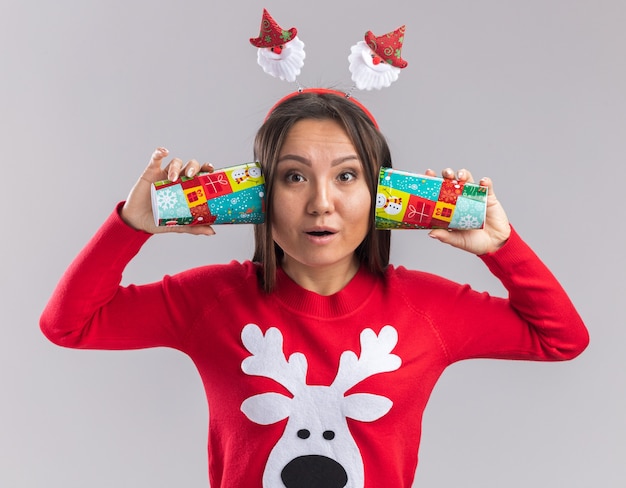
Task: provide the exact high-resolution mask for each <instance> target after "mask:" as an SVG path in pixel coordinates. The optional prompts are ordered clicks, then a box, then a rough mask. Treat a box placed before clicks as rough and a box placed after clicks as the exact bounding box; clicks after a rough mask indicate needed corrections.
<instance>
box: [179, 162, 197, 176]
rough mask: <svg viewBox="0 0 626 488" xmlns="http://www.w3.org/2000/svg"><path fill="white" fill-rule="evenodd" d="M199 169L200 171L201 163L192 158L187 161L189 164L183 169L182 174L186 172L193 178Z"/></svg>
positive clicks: (186, 174)
mask: <svg viewBox="0 0 626 488" xmlns="http://www.w3.org/2000/svg"><path fill="white" fill-rule="evenodd" d="M198 171H200V163H198V161H196V160H195V159H192V160H190V161H187V164H185V166H184V167H183V168H182V170H181V174H184V175H185V176H186V177H187V178H192V177H193V176H194V175H195V174H197V173H198Z"/></svg>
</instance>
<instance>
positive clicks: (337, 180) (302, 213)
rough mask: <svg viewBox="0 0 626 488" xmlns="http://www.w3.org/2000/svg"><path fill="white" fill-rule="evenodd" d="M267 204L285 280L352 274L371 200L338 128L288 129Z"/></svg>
mask: <svg viewBox="0 0 626 488" xmlns="http://www.w3.org/2000/svg"><path fill="white" fill-rule="evenodd" d="M271 198H272V209H273V210H272V222H273V223H272V234H273V237H274V240H275V241H276V243H277V244H278V245H279V246H280V247H281V249H282V250H283V251H284V253H285V257H284V260H283V263H282V265H283V269H285V271H286V272H287V273H288V274H289V275H290V276H292V277H294V276H296V275H297V273H299V272H304V273H307V272H309V273H310V272H311V271H315V272H319V271H323V270H325V269H329V270H330V269H332V270H333V272H334V273H345V274H346V275H347V274H353V273H356V270H357V269H358V266H359V264H358V261H357V259H356V256H355V255H354V251H355V249H356V248H357V247H358V245H359V244H360V243H361V242H362V241H363V239H364V238H365V236H366V235H367V232H368V230H369V220H370V206H371V195H370V192H369V189H368V186H367V182H366V178H365V173H364V168H363V164H362V163H361V160H360V159H359V157H358V155H357V152H356V150H355V149H354V146H353V145H352V142H351V141H350V139H349V137H348V135H347V134H346V132H345V130H344V129H343V128H342V127H341V126H340V125H339V124H338V123H337V122H335V121H332V120H313V119H304V120H300V121H298V122H297V123H296V124H295V125H294V126H293V127H292V128H291V130H290V131H289V133H288V134H287V137H286V139H285V142H284V145H283V147H282V150H281V151H280V154H279V158H278V162H277V165H276V171H275V174H274V186H273V191H272V196H271Z"/></svg>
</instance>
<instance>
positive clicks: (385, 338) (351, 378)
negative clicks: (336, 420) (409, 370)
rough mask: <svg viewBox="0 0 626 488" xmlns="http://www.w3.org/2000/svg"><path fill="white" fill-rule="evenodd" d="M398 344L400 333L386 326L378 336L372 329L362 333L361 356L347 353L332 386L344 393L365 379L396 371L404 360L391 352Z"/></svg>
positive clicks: (341, 361)
mask: <svg viewBox="0 0 626 488" xmlns="http://www.w3.org/2000/svg"><path fill="white" fill-rule="evenodd" d="M397 343H398V332H397V331H396V329H394V328H393V327H391V326H390V325H386V326H385V327H383V328H382V329H381V331H380V334H379V335H378V336H377V335H376V333H375V332H374V331H373V330H372V329H365V330H363V332H361V355H360V356H359V357H358V358H357V356H356V354H355V353H353V352H352V351H345V352H344V353H343V354H342V355H341V358H340V360H339V370H338V371H337V376H336V377H335V381H333V384H332V385H331V387H332V388H336V389H337V390H339V391H343V392H344V393H345V392H346V391H348V390H349V389H350V388H352V387H353V386H355V385H358V384H359V383H360V382H361V381H363V380H364V379H365V378H369V377H370V376H373V375H375V374H378V373H386V372H389V371H395V370H396V369H398V368H399V367H400V364H401V363H402V360H401V359H400V358H399V357H398V356H396V355H395V354H391V351H392V350H393V348H394V347H396V344H397Z"/></svg>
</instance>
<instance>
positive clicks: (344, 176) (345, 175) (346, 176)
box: [338, 171, 356, 183]
mask: <svg viewBox="0 0 626 488" xmlns="http://www.w3.org/2000/svg"><path fill="white" fill-rule="evenodd" d="M355 178H356V173H355V172H354V171H343V172H342V173H340V174H339V176H338V179H339V181H341V182H344V183H347V182H349V181H352V180H354V179H355Z"/></svg>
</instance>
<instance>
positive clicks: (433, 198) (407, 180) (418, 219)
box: [376, 168, 487, 229]
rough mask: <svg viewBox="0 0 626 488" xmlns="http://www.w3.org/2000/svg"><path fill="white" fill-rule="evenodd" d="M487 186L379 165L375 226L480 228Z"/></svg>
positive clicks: (483, 217) (485, 208) (482, 223)
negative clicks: (380, 166)
mask: <svg viewBox="0 0 626 488" xmlns="http://www.w3.org/2000/svg"><path fill="white" fill-rule="evenodd" d="M486 212H487V188H486V187H484V186H480V185H477V184H475V183H462V182H460V181H456V180H448V179H444V178H437V177H434V176H425V175H420V174H416V173H409V172H406V171H399V170H396V169H392V168H382V169H381V170H380V176H379V180H378V189H377V193H376V228H377V229H481V228H483V226H484V225H485V214H486Z"/></svg>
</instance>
